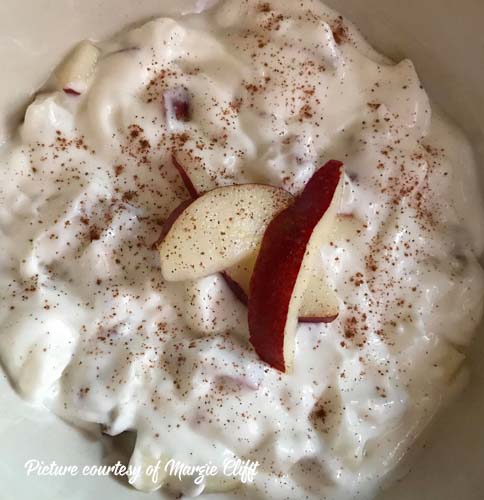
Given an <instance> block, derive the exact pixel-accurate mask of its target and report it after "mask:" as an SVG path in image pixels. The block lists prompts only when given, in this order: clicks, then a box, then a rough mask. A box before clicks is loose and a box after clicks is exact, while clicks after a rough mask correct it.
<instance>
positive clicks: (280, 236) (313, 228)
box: [249, 161, 343, 372]
mask: <svg viewBox="0 0 484 500" xmlns="http://www.w3.org/2000/svg"><path fill="white" fill-rule="evenodd" d="M342 179H343V176H342V163H341V162H338V161H330V162H328V163H327V164H326V165H324V166H323V167H322V168H320V169H319V170H318V171H317V172H316V173H315V174H314V175H313V176H312V177H311V179H310V180H309V182H308V183H307V185H306V187H305V188H304V190H303V192H302V194H301V195H300V196H299V197H298V198H297V199H296V201H295V202H294V203H293V204H291V205H289V206H288V207H287V208H286V209H285V210H283V211H281V212H280V213H279V214H278V215H277V216H275V217H274V219H273V220H272V221H271V222H270V223H269V225H268V227H267V229H266V231H265V233H264V236H263V239H262V244H261V248H260V251H259V255H258V257H257V261H256V264H255V268H254V273H253V274H252V278H251V281H250V293H249V331H250V341H251V343H252V345H253V347H254V349H255V351H256V352H257V354H258V355H259V357H260V358H261V359H262V360H264V361H266V362H267V363H268V364H270V365H271V366H272V367H274V368H276V369H278V370H280V371H282V372H285V371H290V370H291V369H292V366H293V360H294V349H295V335H296V327H297V321H298V313H299V310H300V308H301V305H302V301H303V296H304V292H305V290H306V288H307V286H308V283H309V280H310V278H311V275H312V273H313V269H314V262H315V259H317V256H318V245H319V243H320V242H321V241H325V240H326V239H327V238H328V235H329V234H330V232H331V230H332V228H333V225H334V223H335V217H336V214H337V208H338V205H339V200H340V197H341V191H342V185H343V183H342Z"/></svg>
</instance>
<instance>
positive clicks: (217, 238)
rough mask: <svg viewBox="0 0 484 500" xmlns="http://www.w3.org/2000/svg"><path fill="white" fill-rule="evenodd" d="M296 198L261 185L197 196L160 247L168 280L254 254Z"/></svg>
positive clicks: (218, 268)
mask: <svg viewBox="0 0 484 500" xmlns="http://www.w3.org/2000/svg"><path fill="white" fill-rule="evenodd" d="M292 201H293V197H292V196H291V195H290V194H289V193H287V192H286V191H284V190H283V189H279V188H275V187H272V186H266V185H262V184H242V185H234V186H226V187H221V188H216V189H214V190H212V191H209V192H207V193H205V194H204V195H202V196H200V197H199V198H197V199H196V200H194V201H193V202H192V203H191V204H190V205H189V206H188V207H187V208H186V209H185V210H183V211H182V213H181V214H180V215H179V216H178V218H177V219H176V220H175V222H174V223H173V225H172V226H171V228H170V229H169V231H168V232H167V234H166V235H165V237H164V239H163V241H162V242H161V243H160V246H159V251H160V257H161V270H162V274H163V277H164V279H165V280H167V281H183V280H193V279H197V278H202V277H204V276H208V275H210V274H214V273H217V272H221V271H223V270H225V269H227V268H229V267H231V266H233V265H234V264H235V263H237V262H239V261H240V260H242V259H243V258H245V257H246V256H247V255H249V254H250V253H251V252H252V251H253V250H254V248H255V247H256V246H257V244H258V243H259V242H260V240H261V238H262V234H263V233H264V230H265V228H266V227H267V225H268V224H269V221H271V220H272V219H273V218H274V216H275V215H277V214H278V213H279V212H280V211H281V210H283V209H284V208H286V207H287V206H288V205H289V204H290V203H291V202H292Z"/></svg>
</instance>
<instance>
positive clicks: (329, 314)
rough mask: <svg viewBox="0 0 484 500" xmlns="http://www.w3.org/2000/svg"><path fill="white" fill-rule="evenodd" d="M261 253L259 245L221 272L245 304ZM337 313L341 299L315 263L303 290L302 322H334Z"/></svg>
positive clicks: (300, 314)
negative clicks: (258, 256) (339, 299)
mask: <svg viewBox="0 0 484 500" xmlns="http://www.w3.org/2000/svg"><path fill="white" fill-rule="evenodd" d="M258 253H259V248H257V249H256V250H255V251H254V252H252V253H251V254H250V255H248V256H247V257H246V258H245V259H243V260H242V261H240V262H239V263H237V264H235V265H234V266H232V267H230V268H229V269H227V270H225V271H224V272H223V273H222V275H223V277H224V279H225V281H226V282H227V285H228V286H229V288H230V289H231V290H232V292H233V293H234V295H235V296H236V297H237V298H238V299H239V300H240V301H241V302H242V303H243V304H245V305H247V304H248V303H249V287H250V278H251V276H252V273H253V271H254V266H255V262H256V260H257V255H258ZM338 312H339V303H338V298H337V296H336V294H335V292H334V291H333V290H331V288H329V287H328V285H327V284H326V280H325V276H324V270H323V269H322V267H321V266H315V268H314V271H313V273H312V275H311V278H310V280H309V281H308V286H307V288H306V291H305V292H304V298H303V302H302V305H301V309H300V310H299V322H300V323H331V322H332V321H334V320H335V319H336V318H337V317H338Z"/></svg>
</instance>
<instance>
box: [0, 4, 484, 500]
mask: <svg viewBox="0 0 484 500" xmlns="http://www.w3.org/2000/svg"><path fill="white" fill-rule="evenodd" d="M96 45H97V46H98V48H99V49H100V51H101V52H100V54H101V55H100V57H99V60H98V62H97V64H96V67H95V70H94V73H93V75H92V76H91V77H90V78H89V79H88V80H87V81H82V82H77V86H75V88H72V89H70V90H74V92H66V91H65V90H64V89H62V88H57V89H56V88H55V87H56V82H55V78H53V79H52V81H51V82H49V84H48V85H47V86H46V88H45V91H42V92H40V93H39V94H38V95H37V97H36V98H35V100H34V101H33V102H32V104H31V105H30V106H29V108H28V109H27V112H26V115H25V120H24V123H23V124H22V126H21V127H20V129H19V131H18V135H17V137H16V140H15V142H13V143H12V144H11V145H10V147H9V151H8V152H7V153H6V154H5V155H4V157H3V158H2V168H1V170H0V175H1V184H0V186H1V187H0V196H1V211H0V227H1V231H2V245H3V248H2V252H1V257H0V259H1V260H0V263H1V268H0V279H1V280H2V305H1V324H2V326H1V333H0V360H1V363H2V365H3V367H4V368H5V370H6V372H7V373H8V375H9V377H10V378H11V380H12V381H13V383H14V384H15V386H16V389H17V390H18V392H19V393H20V394H21V395H22V396H23V397H25V398H28V399H30V400H33V401H35V402H37V403H38V404H43V405H45V406H47V407H48V408H50V409H51V410H52V411H53V412H55V413H57V414H59V415H60V416H62V417H64V418H66V419H68V420H73V421H83V422H94V423H99V424H101V425H102V428H103V430H104V432H106V433H108V434H112V435H117V434H120V433H122V432H123V431H127V430H129V431H135V432H136V433H137V437H136V445H135V448H134V451H133V454H132V458H131V464H132V465H140V466H142V467H146V466H147V465H149V464H153V463H156V462H157V461H158V460H161V461H162V462H163V463H165V462H167V461H169V460H170V459H172V458H173V459H174V460H178V461H181V462H183V463H185V464H191V465H203V464H208V463H212V464H215V465H217V466H218V467H219V468H220V470H222V469H223V463H224V461H225V460H226V459H236V458H240V459H242V460H252V461H258V462H259V464H260V465H259V467H258V469H257V474H256V475H255V477H254V480H253V482H252V483H250V484H244V485H242V486H240V485H239V482H238V481H233V480H231V479H228V478H227V477H221V476H220V477H218V476H217V477H215V478H210V477H208V478H207V479H206V481H205V483H202V485H201V486H200V487H195V486H194V485H193V482H192V481H191V480H185V481H182V482H179V481H177V480H176V478H173V477H162V476H160V477H159V481H158V482H153V481H152V480H151V479H150V478H147V477H138V478H136V479H135V480H134V485H135V486H136V487H137V488H139V489H144V490H153V489H157V488H158V487H161V486H163V487H164V488H165V490H166V489H169V490H171V491H175V492H179V491H181V492H183V493H185V494H187V495H197V494H201V493H202V492H203V491H205V492H206V493H207V492H211V491H220V490H230V493H226V495H227V497H229V495H230V498H232V497H233V498H251V499H252V498H274V499H278V498H281V499H284V498H287V499H296V498H297V499H300V498H315V499H320V498H327V499H335V500H336V499H348V498H368V497H371V496H372V494H373V492H374V491H375V489H376V488H377V486H378V484H379V483H380V482H381V481H382V480H383V478H384V477H385V476H386V475H387V474H388V473H389V472H390V471H391V470H392V469H393V468H394V467H395V465H396V464H397V463H398V462H399V461H400V460H401V458H402V457H403V456H404V454H405V452H406V450H407V449H408V447H409V446H410V445H411V444H412V442H413V441H414V439H415V437H416V436H417V435H418V434H419V433H420V432H421V431H422V429H423V428H424V427H425V426H426V425H427V424H428V422H429V420H430V419H431V418H432V416H433V415H434V414H435V413H436V411H437V410H438V409H439V407H440V406H441V405H442V404H443V403H444V402H445V400H446V399H448V398H449V396H451V395H452V394H453V393H454V392H455V391H456V390H458V389H459V388H460V387H461V386H462V384H463V382H464V381H465V373H466V372H465V365H464V355H463V354H462V351H463V348H464V347H465V346H466V345H467V344H468V343H469V342H470V340H471V338H472V333H473V331H474V329H475V327H476V325H477V323H478V321H479V319H480V316H481V309H482V298H483V291H484V275H483V272H482V269H481V267H480V266H479V264H478V262H477V258H476V257H477V256H479V255H481V254H482V251H483V246H484V242H483V235H482V231H481V230H480V220H482V219H481V217H480V216H477V215H476V214H482V213H483V210H482V202H481V200H480V198H479V195H478V191H477V183H476V182H475V180H474V165H473V160H472V152H471V150H470V147H469V145H468V143H467V141H466V140H465V138H463V137H462V135H461V133H460V132H459V131H458V130H456V129H455V128H454V127H453V126H451V125H450V124H449V123H447V122H446V121H445V120H444V119H443V118H442V117H440V116H439V115H438V114H436V113H435V112H434V113H432V111H431V107H430V104H429V99H428V97H427V95H426V93H425V91H424V90H423V88H422V87H421V84H420V82H419V79H418V76H417V75H416V73H415V70H414V68H413V66H412V64H411V62H409V61H406V60H404V61H402V62H400V63H399V64H393V63H391V62H390V61H387V60H386V59H385V58H383V57H382V56H380V55H378V54H377V53H375V52H374V51H373V50H372V49H371V48H370V47H368V45H367V44H366V43H365V42H364V40H363V39H362V38H361V36H360V35H359V33H358V32H357V31H356V29H355V28H354V27H353V26H351V25H350V24H349V23H348V22H347V21H346V20H344V19H342V18H341V17H339V16H338V15H337V14H335V13H334V12H333V11H331V10H329V9H328V8H326V7H324V5H322V4H321V3H320V2H318V1H310V0H303V1H301V2H298V3H294V2H290V1H289V0H280V1H277V2H276V1H273V2H270V3H266V2H253V1H248V2H239V1H227V2H223V3H221V4H220V5H218V6H216V7H215V8H213V9H211V10H209V11H208V12H206V13H204V14H200V15H193V16H184V17H181V18H177V19H171V18H163V19H157V20H154V21H152V22H150V23H148V24H146V25H144V26H142V27H140V28H137V29H135V30H133V31H130V32H127V33H124V34H122V35H120V36H119V37H117V38H115V39H113V40H111V41H108V42H103V43H96ZM180 92H183V94H184V95H186V97H187V98H188V102H189V108H190V117H189V120H187V121H184V120H179V119H177V116H176V112H170V110H169V109H168V112H167V108H168V104H167V102H168V101H169V99H170V95H173V93H175V94H177V93H178V94H179V93H180ZM172 155H176V157H177V158H178V159H179V161H180V162H182V163H183V164H184V165H186V167H187V169H188V170H189V171H190V172H192V173H193V176H194V177H193V178H194V179H195V182H196V184H197V185H196V187H197V188H198V189H199V190H208V189H211V188H213V187H216V186H222V185H230V184H235V183H247V182H262V183H267V184H272V185H275V186H279V187H283V188H285V189H287V190H289V191H290V192H291V193H293V194H297V193H298V192H300V191H301V189H302V187H303V186H304V185H305V183H306V182H307V180H308V179H309V178H310V176H311V175H312V173H313V172H314V171H315V170H316V169H317V168H318V167H319V166H320V165H322V164H323V163H324V162H325V161H326V160H328V159H330V158H335V159H339V160H341V161H344V163H345V169H346V176H347V178H346V183H345V193H344V200H343V203H342V206H341V207H340V212H341V213H342V214H347V215H348V216H350V215H351V216H352V217H353V220H356V221H357V224H356V225H355V224H349V225H348V226H343V227H340V228H335V237H334V241H332V242H331V243H330V244H329V245H325V246H323V247H322V248H321V266H322V267H323V268H324V269H325V271H326V273H327V280H328V282H329V283H330V284H331V286H332V287H333V288H334V289H335V290H336V292H337V295H338V298H339V301H340V314H339V316H338V319H337V320H336V321H334V322H333V323H331V324H328V325H301V326H300V327H299V330H298V335H297V349H296V358H295V370H294V373H292V374H290V375H283V374H280V373H279V372H277V371H275V370H273V369H271V368H269V367H268V366H267V365H266V364H264V363H263V362H261V361H260V360H259V359H258V357H257V356H256V354H255V353H254V351H253V349H252V348H251V346H250V344H249V342H248V332H247V318H246V316H247V311H246V308H245V306H243V305H242V304H240V303H239V302H238V301H237V299H236V298H235V297H234V296H233V294H232V292H231V291H230V290H229V289H228V287H227V286H226V284H225V282H224V281H223V279H222V278H221V277H220V276H218V275H214V276H211V277H208V278H204V279H202V280H199V281H196V282H186V283H181V284H180V283H164V282H163V281H162V278H161V274H160V264H159V255H158V253H157V252H156V250H155V249H154V248H153V244H154V242H155V241H156V240H157V238H158V235H159V232H160V228H161V225H162V224H163V221H164V220H165V219H166V218H167V216H168V215H169V214H170V212H171V211H172V210H173V209H174V208H175V207H176V206H177V205H178V204H179V203H180V202H181V201H183V200H184V199H187V198H188V194H187V192H186V191H185V188H184V187H183V185H182V183H181V181H180V179H179V177H178V175H177V172H176V170H175V169H174V168H173V165H172V161H171V158H172ZM234 488H236V489H234Z"/></svg>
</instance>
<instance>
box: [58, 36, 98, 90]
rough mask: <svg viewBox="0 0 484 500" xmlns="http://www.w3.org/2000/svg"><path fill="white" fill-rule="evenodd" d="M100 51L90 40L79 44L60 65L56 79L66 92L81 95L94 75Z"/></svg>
mask: <svg viewBox="0 0 484 500" xmlns="http://www.w3.org/2000/svg"><path fill="white" fill-rule="evenodd" d="M100 53H101V52H100V50H99V49H98V48H97V47H96V46H95V45H93V44H92V43H91V42H89V41H88V40H84V41H83V42H81V43H79V44H78V45H77V46H76V47H75V48H74V49H73V50H72V51H71V53H70V54H69V55H68V56H67V58H66V59H65V60H64V61H63V62H62V63H61V64H60V65H59V67H58V68H57V70H56V72H55V79H56V82H57V84H58V86H59V88H61V89H63V90H64V92H66V93H69V94H73V95H79V94H80V93H81V92H80V89H81V88H82V87H84V86H85V85H86V84H87V82H88V80H89V78H90V77H91V76H92V74H93V73H94V69H95V67H96V64H97V62H98V59H99V55H100Z"/></svg>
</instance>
